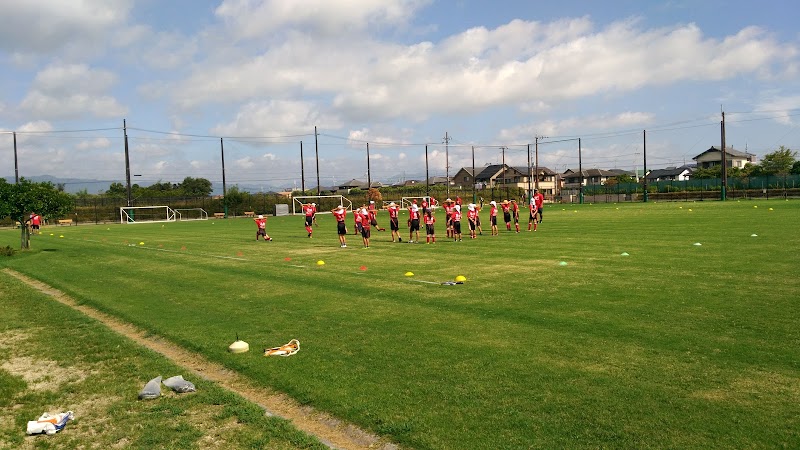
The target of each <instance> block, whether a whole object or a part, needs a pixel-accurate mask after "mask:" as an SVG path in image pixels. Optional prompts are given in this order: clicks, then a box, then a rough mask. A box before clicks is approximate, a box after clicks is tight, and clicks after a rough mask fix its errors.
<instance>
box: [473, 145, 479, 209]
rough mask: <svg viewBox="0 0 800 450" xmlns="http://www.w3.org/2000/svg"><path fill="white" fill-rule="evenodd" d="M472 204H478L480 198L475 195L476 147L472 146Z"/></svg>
mask: <svg viewBox="0 0 800 450" xmlns="http://www.w3.org/2000/svg"><path fill="white" fill-rule="evenodd" d="M471 180H472V203H478V197H477V195H476V193H475V146H474V145H473V146H472V177H471Z"/></svg>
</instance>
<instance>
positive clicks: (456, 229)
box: [450, 205, 461, 242]
mask: <svg viewBox="0 0 800 450" xmlns="http://www.w3.org/2000/svg"><path fill="white" fill-rule="evenodd" d="M450 219H451V220H452V223H453V241H459V242H461V205H455V206H454V207H453V215H452V216H451V217H450Z"/></svg>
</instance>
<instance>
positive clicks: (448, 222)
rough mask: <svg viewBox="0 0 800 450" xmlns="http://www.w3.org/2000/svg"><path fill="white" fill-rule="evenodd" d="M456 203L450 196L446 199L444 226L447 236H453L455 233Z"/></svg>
mask: <svg viewBox="0 0 800 450" xmlns="http://www.w3.org/2000/svg"><path fill="white" fill-rule="evenodd" d="M454 206H455V203H454V202H453V200H450V199H449V198H448V199H446V200H445V201H444V226H445V231H446V233H445V234H446V236H447V237H448V238H450V237H452V234H453V207H454Z"/></svg>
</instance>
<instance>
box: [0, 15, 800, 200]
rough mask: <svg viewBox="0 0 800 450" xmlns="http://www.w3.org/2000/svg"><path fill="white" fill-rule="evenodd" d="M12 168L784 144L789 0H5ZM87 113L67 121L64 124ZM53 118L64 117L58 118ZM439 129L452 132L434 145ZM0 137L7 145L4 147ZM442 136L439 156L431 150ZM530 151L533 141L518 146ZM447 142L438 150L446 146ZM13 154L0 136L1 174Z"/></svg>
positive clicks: (564, 156) (390, 160)
mask: <svg viewBox="0 0 800 450" xmlns="http://www.w3.org/2000/svg"><path fill="white" fill-rule="evenodd" d="M0 6H1V7H2V8H3V12H4V13H3V15H2V16H0V61H2V67H3V70H2V71H0V82H2V86H4V89H3V90H2V91H0V130H2V131H17V132H18V134H17V144H18V154H19V168H20V174H21V175H22V176H34V175H45V174H47V175H54V176H59V177H72V178H97V179H104V180H114V181H124V178H125V166H124V147H123V139H122V136H123V133H122V121H123V119H126V120H127V125H128V127H129V129H128V136H129V144H130V160H131V169H132V172H133V173H135V174H137V175H141V176H140V177H136V179H135V180H134V181H135V182H137V181H138V182H141V183H143V184H144V183H147V182H148V181H159V180H160V181H172V182H179V181H181V180H182V179H183V178H184V177H186V176H192V177H203V178H208V179H211V180H212V181H220V180H221V179H222V169H221V152H220V137H223V142H224V149H225V171H226V179H227V181H228V184H229V185H230V184H241V185H255V186H264V187H265V188H270V189H272V188H281V187H299V186H300V184H301V179H300V178H301V177H300V175H301V174H300V142H301V141H302V142H303V151H304V157H305V158H304V161H305V169H306V172H305V178H306V187H313V186H315V185H316V165H315V159H314V154H315V145H314V135H313V133H314V127H315V126H316V127H317V129H318V132H319V141H318V142H319V158H320V178H321V183H322V184H323V185H331V184H335V183H337V182H341V181H345V180H348V179H350V178H360V179H365V178H366V170H367V165H366V145H367V143H369V146H370V156H371V158H370V169H371V175H372V178H373V179H374V180H380V181H391V182H395V181H399V180H400V179H402V178H403V177H405V178H419V177H420V176H422V175H424V173H425V146H426V145H427V146H428V160H429V173H430V175H445V174H446V173H447V172H448V171H449V173H450V174H451V175H452V174H454V173H455V171H457V170H458V168H460V167H462V166H471V165H472V154H473V147H474V154H475V164H476V166H483V165H485V164H488V163H498V162H500V161H501V160H502V158H503V151H502V150H501V147H506V150H505V160H506V162H507V163H509V164H512V165H518V166H525V165H527V159H528V150H527V146H528V144H532V143H533V142H534V140H535V136H543V138H542V139H541V140H540V146H539V165H541V166H547V167H550V168H551V169H553V170H556V171H563V170H565V169H567V168H577V165H578V143H577V141H576V140H574V139H577V138H581V159H582V164H583V167H584V168H587V167H597V168H606V169H611V168H620V169H628V170H633V169H635V168H638V169H641V167H642V157H643V155H642V153H643V148H644V142H643V138H642V130H647V142H646V149H647V160H648V167H649V168H663V167H668V166H675V165H680V164H683V163H691V158H692V157H693V156H696V155H697V154H699V153H701V152H702V151H704V150H705V149H707V148H708V147H710V146H712V145H717V146H718V145H719V142H720V130H719V121H720V120H721V114H720V112H721V110H724V111H725V112H726V124H727V127H726V130H727V135H726V137H727V143H728V145H729V146H732V147H734V148H736V149H739V150H745V149H746V150H748V151H749V152H751V153H754V154H756V155H757V156H762V155H763V154H765V153H768V152H771V151H774V150H776V149H777V148H778V147H779V146H780V145H784V146H786V147H789V148H791V149H798V148H800V129H799V128H800V127H798V123H800V122H798V121H800V81H798V80H800V76H799V75H800V73H799V72H800V53H799V52H800V33H799V32H798V31H797V28H796V23H794V22H796V17H797V14H796V11H797V8H796V5H795V4H794V2H790V1H762V2H750V1H727V2H724V1H716V0H707V1H682V0H674V1H663V2H654V1H605V2H586V1H572V0H563V1H559V2H538V1H500V2H488V1H467V0H463V1H434V0H339V1H330V0H327V1H326V0H295V1H285V0H265V1H255V0H217V1H204V0H191V1H190V0H174V1H167V0H164V1H158V0H140V1H134V0H103V1H101V0H96V1H89V0H84V1H78V0H69V1H68V0H64V1H60V0H28V1H26V2H19V1H13V0H0ZM81 130H84V131H81ZM64 131H68V132H64ZM445 133H447V134H448V136H449V137H451V138H452V139H451V140H450V143H449V145H448V146H447V147H446V148H445V145H444V144H443V138H444V136H445ZM3 155H4V156H3ZM446 155H447V157H446ZM533 158H534V159H535V152H534V155H533ZM448 161H449V169H448V168H447V164H448ZM13 173H14V161H13V144H12V139H11V135H10V134H8V133H3V134H0V175H3V176H8V175H13Z"/></svg>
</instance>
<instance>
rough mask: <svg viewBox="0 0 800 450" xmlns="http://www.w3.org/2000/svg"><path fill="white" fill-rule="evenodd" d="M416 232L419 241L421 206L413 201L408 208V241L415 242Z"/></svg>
mask: <svg viewBox="0 0 800 450" xmlns="http://www.w3.org/2000/svg"><path fill="white" fill-rule="evenodd" d="M414 233H416V235H417V242H419V206H417V204H416V203H412V204H411V206H410V207H409V208H408V243H409V244H413V243H414V241H413V239H412V238H413V237H414Z"/></svg>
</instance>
